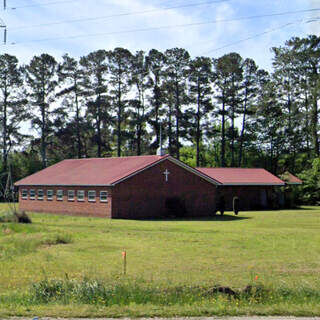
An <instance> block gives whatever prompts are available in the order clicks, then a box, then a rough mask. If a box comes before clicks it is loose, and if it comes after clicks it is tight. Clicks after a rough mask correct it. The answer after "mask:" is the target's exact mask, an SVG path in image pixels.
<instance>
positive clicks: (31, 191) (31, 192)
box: [30, 189, 36, 200]
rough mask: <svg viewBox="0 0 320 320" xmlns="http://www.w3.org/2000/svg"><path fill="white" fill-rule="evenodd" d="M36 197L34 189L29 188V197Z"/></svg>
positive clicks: (32, 198)
mask: <svg viewBox="0 0 320 320" xmlns="http://www.w3.org/2000/svg"><path fill="white" fill-rule="evenodd" d="M35 198H36V190H34V189H30V199H31V200H34V199H35Z"/></svg>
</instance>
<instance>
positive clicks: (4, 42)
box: [0, 0, 7, 44]
mask: <svg viewBox="0 0 320 320" xmlns="http://www.w3.org/2000/svg"><path fill="white" fill-rule="evenodd" d="M6 9H7V0H3V10H6ZM0 29H3V44H6V43H7V26H6V24H5V23H4V21H3V20H2V19H1V18H0Z"/></svg>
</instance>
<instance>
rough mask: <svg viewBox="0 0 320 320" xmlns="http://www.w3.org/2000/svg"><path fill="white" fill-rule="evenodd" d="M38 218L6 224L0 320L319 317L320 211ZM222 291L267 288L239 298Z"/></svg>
mask: <svg viewBox="0 0 320 320" xmlns="http://www.w3.org/2000/svg"><path fill="white" fill-rule="evenodd" d="M5 206H6V205H5V204H3V205H1V208H0V209H3V210H4V209H5ZM30 216H31V218H32V221H33V223H32V224H30V225H23V224H13V223H2V224H1V223H0V316H2V317H3V316H13V315H16V316H32V315H39V316H61V317H68V316H70V317H71V316H74V317H75V316H78V317H83V316H91V317H98V316H109V317H120V316H135V317H137V316H178V315H180V316H206V315H236V314H261V315H309V316H316V315H317V316H320V279H319V273H320V232H319V230H320V208H319V207H304V208H302V209H299V210H281V211H263V212H240V215H239V216H238V217H236V216H234V215H233V214H232V213H226V215H225V216H223V217H220V216H216V217H213V218H209V219H199V220H184V221H181V220H179V221H174V220H172V221H171V220H167V221H134V220H108V219H100V218H80V217H69V216H55V215H46V214H31V215H30ZM124 249H125V250H126V252H127V275H126V276H124V275H123V274H122V267H123V260H122V254H121V252H122V251H123V250H124ZM52 279H56V280H58V281H56V282H54V281H52ZM95 280H97V281H95ZM41 281H42V282H41ZM216 285H221V286H228V287H231V288H232V289H236V290H240V289H243V288H245V287H246V286H247V285H253V286H254V288H256V289H255V290H256V291H257V290H260V289H261V288H263V289H261V290H262V293H259V292H258V293H257V294H252V295H250V296H246V297H240V298H232V297H229V296H228V295H226V294H216V293H212V288H213V287H214V286H216ZM59 286H60V287H59ZM57 287H59V288H60V289H59V288H58V289H57ZM84 287H85V289H84ZM48 288H49V289H48ZM75 288H76V289H75ZM259 288H260V289H259ZM50 290H51V291H50ZM68 290H69V291H68ZM84 291H85V293H84ZM256 291H255V292H256ZM88 292H89V293H90V292H91V293H90V294H89V293H88ZM80 295H81V298H79V297H80ZM84 296H85V297H84Z"/></svg>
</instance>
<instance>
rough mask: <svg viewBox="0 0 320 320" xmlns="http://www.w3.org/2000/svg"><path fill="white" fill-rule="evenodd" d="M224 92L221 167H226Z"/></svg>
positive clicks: (223, 102)
mask: <svg viewBox="0 0 320 320" xmlns="http://www.w3.org/2000/svg"><path fill="white" fill-rule="evenodd" d="M225 111H226V105H225V92H224V90H223V92H222V123H221V131H222V132H221V133H222V134H221V167H225V166H226V159H225V152H226V136H225Z"/></svg>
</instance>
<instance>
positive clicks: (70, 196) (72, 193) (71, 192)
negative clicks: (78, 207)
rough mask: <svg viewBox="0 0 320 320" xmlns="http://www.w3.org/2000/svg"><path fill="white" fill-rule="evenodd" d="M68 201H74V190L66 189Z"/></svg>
mask: <svg viewBox="0 0 320 320" xmlns="http://www.w3.org/2000/svg"><path fill="white" fill-rule="evenodd" d="M68 201H74V190H68Z"/></svg>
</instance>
